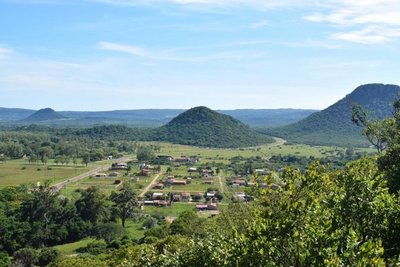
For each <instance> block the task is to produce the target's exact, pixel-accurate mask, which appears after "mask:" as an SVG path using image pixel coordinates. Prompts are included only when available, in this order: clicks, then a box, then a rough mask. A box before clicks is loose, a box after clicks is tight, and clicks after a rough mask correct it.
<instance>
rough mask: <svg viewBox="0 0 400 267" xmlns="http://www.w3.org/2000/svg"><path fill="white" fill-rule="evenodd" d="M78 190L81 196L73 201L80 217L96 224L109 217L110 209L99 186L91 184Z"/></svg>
mask: <svg viewBox="0 0 400 267" xmlns="http://www.w3.org/2000/svg"><path fill="white" fill-rule="evenodd" d="M78 192H80V193H81V196H80V198H79V199H78V200H77V201H76V202H75V206H76V209H77V210H78V212H79V214H80V216H81V218H82V219H84V220H86V221H90V222H91V223H92V224H96V223H97V222H99V221H102V220H104V219H107V218H108V217H109V214H110V210H109V207H108V204H107V199H106V196H105V195H104V194H103V193H101V192H100V190H99V188H97V187H95V186H91V187H89V188H88V189H86V190H78Z"/></svg>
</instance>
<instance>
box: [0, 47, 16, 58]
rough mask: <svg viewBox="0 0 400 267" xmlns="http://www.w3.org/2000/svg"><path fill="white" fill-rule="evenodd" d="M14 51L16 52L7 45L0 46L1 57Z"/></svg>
mask: <svg viewBox="0 0 400 267" xmlns="http://www.w3.org/2000/svg"><path fill="white" fill-rule="evenodd" d="M12 53H14V50H12V49H10V48H6V47H0V58H4V57H6V56H8V55H10V54H12Z"/></svg>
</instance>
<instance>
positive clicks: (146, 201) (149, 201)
mask: <svg viewBox="0 0 400 267" xmlns="http://www.w3.org/2000/svg"><path fill="white" fill-rule="evenodd" d="M143 204H144V205H146V206H150V205H154V201H153V200H145V201H143Z"/></svg>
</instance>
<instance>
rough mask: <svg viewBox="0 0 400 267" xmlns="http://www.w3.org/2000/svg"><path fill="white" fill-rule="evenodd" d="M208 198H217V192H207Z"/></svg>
mask: <svg viewBox="0 0 400 267" xmlns="http://www.w3.org/2000/svg"><path fill="white" fill-rule="evenodd" d="M206 197H215V192H214V191H212V192H207V193H206Z"/></svg>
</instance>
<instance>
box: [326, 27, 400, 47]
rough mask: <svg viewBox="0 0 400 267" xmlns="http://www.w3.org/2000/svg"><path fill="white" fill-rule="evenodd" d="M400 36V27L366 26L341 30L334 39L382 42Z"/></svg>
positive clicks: (369, 42)
mask: <svg viewBox="0 0 400 267" xmlns="http://www.w3.org/2000/svg"><path fill="white" fill-rule="evenodd" d="M397 37H400V28H392V29H391V28H383V27H366V28H363V29H361V30H358V31H351V32H339V33H335V34H333V35H332V38H333V39H336V40H342V41H349V42H354V43H360V44H380V43H385V42H388V41H390V40H391V39H393V38H397Z"/></svg>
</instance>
